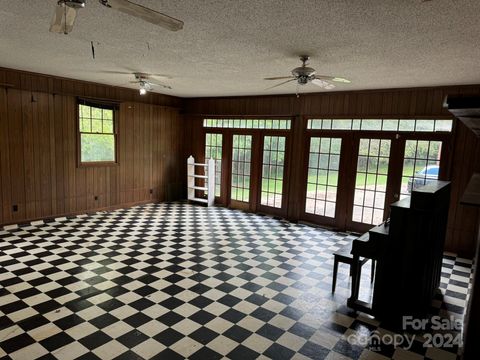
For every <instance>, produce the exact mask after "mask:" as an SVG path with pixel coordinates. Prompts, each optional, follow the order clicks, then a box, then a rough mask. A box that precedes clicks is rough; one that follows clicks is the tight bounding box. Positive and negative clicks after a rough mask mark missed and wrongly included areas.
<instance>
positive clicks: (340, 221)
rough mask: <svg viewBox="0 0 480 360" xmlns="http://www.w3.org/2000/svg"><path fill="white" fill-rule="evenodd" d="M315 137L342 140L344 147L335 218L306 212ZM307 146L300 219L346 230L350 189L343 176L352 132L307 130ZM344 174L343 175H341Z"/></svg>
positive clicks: (339, 172) (341, 151) (341, 154)
mask: <svg viewBox="0 0 480 360" xmlns="http://www.w3.org/2000/svg"><path fill="white" fill-rule="evenodd" d="M315 137H321V138H341V139H342V145H341V150H340V163H339V169H338V183H337V189H338V191H337V201H336V204H335V217H334V218H331V217H327V216H321V215H315V214H310V213H307V212H306V211H305V206H306V202H307V199H306V192H307V187H308V185H307V183H308V164H309V161H310V143H311V139H312V138H315ZM304 138H305V140H306V141H305V144H304V147H303V153H304V155H303V159H304V161H303V168H302V174H301V176H302V182H301V184H302V189H301V190H302V201H301V210H300V219H301V220H304V221H307V222H311V223H314V224H318V225H323V226H328V227H331V228H334V229H338V230H341V231H343V230H345V217H346V206H347V197H346V196H345V195H346V190H347V189H348V178H347V177H346V176H343V174H344V173H345V172H346V171H348V165H349V164H348V161H347V159H348V158H349V156H350V153H351V146H350V144H351V138H352V132H351V131H348V132H347V131H341V130H338V131H337V130H306V131H305V134H304ZM341 174H342V175H341Z"/></svg>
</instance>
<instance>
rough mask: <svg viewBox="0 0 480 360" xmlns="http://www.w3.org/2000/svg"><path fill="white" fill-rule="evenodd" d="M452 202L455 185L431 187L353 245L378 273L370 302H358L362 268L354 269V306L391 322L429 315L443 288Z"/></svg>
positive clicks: (397, 206) (392, 211) (399, 206)
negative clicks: (373, 262) (449, 212)
mask: <svg viewBox="0 0 480 360" xmlns="http://www.w3.org/2000/svg"><path fill="white" fill-rule="evenodd" d="M449 201H450V182H448V181H435V182H431V183H428V184H427V185H425V186H422V187H419V188H417V189H415V190H413V191H412V194H411V196H410V197H407V198H405V199H402V200H400V201H397V202H395V203H393V204H391V205H390V220H389V221H387V222H385V223H384V224H381V225H379V226H376V227H374V228H373V229H371V230H370V231H369V232H368V236H367V235H364V236H362V237H360V238H359V239H356V240H354V241H353V244H352V252H351V253H352V255H353V256H354V260H355V258H365V257H366V258H370V259H374V260H376V261H377V272H376V275H375V284H374V293H373V301H372V303H371V304H370V303H366V302H363V301H361V300H359V299H358V294H359V281H360V275H361V274H360V271H361V268H360V267H359V266H355V265H352V266H353V268H352V269H353V270H352V272H353V274H352V293H351V297H350V298H349V299H348V303H347V305H348V306H349V307H351V308H353V309H355V310H359V311H363V312H366V313H369V314H372V315H374V316H376V317H378V318H381V319H384V320H387V321H388V320H391V321H392V323H398V322H399V321H401V318H402V316H404V315H412V316H415V317H422V316H425V315H426V313H427V311H428V309H429V307H430V305H431V301H432V299H433V297H434V295H435V292H436V290H437V289H438V287H439V285H440V273H441V268H442V258H443V247H444V243H445V233H446V227H447V218H448V207H449ZM353 264H358V261H353Z"/></svg>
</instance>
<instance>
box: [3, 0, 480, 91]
mask: <svg viewBox="0 0 480 360" xmlns="http://www.w3.org/2000/svg"><path fill="white" fill-rule="evenodd" d="M135 2H137V3H139V4H141V5H144V6H148V7H151V8H154V9H156V10H158V11H161V12H164V13H166V14H168V15H170V16H173V17H176V18H179V19H181V20H183V21H184V22H185V27H184V29H183V30H181V31H179V32H170V31H167V30H163V29H162V28H159V27H156V26H154V25H151V24H148V23H145V22H142V21H141V20H137V19H135V18H132V17H129V16H127V15H124V14H122V13H118V12H116V11H114V10H110V9H107V8H105V7H103V6H101V5H100V4H99V3H98V1H97V0H87V8H85V9H83V10H80V11H79V15H78V17H77V21H76V24H75V28H74V30H73V32H72V33H71V34H70V35H68V36H65V35H63V34H62V35H60V34H53V33H50V32H49V31H48V29H49V24H50V19H51V16H52V14H53V10H54V6H55V4H56V0H0V54H1V56H0V66H2V67H8V68H15V69H21V70H28V71H33V72H39V73H45V74H51V75H57V76H63V77H68V78H73V79H80V80H87V81H94V82H98V83H104V84H110V85H120V86H128V85H126V84H127V83H128V82H129V81H130V80H133V77H130V76H128V75H114V74H108V73H105V72H104V71H113V70H118V71H127V72H128V71H132V72H133V71H140V72H147V73H159V74H166V75H169V76H171V77H172V78H171V79H169V80H164V81H165V83H168V84H169V85H171V86H172V88H173V89H172V90H166V91H164V90H160V91H159V92H163V93H168V94H171V95H177V96H183V97H196V96H229V95H265V94H278V93H294V92H295V90H296V86H295V85H294V84H288V85H285V86H282V87H278V88H275V89H272V90H268V91H266V90H265V88H267V87H269V86H271V85H274V84H275V82H267V81H264V80H262V79H263V78H264V77H270V76H283V75H289V72H290V70H291V69H292V68H294V67H296V66H298V65H299V64H300V63H299V61H298V59H297V56H298V55H301V54H304V53H305V54H309V55H310V56H311V57H312V60H311V66H312V67H314V68H315V69H316V70H317V73H318V74H324V75H336V76H343V77H347V78H349V79H351V80H352V83H351V84H349V85H345V84H339V85H338V86H337V88H336V90H358V89H378V88H395V87H410V86H434V85H454V84H478V83H480V61H479V59H480V21H479V20H478V15H479V14H480V1H479V0H433V1H428V2H423V1H422V0H361V1H360V0H223V1H221V0H135ZM91 41H94V43H95V49H96V59H95V60H93V59H92V54H91V46H90V42H91ZM159 80H161V79H159ZM133 87H134V86H133ZM313 91H322V90H321V89H320V88H318V87H316V86H315V85H311V84H310V85H307V86H305V87H302V88H301V92H313Z"/></svg>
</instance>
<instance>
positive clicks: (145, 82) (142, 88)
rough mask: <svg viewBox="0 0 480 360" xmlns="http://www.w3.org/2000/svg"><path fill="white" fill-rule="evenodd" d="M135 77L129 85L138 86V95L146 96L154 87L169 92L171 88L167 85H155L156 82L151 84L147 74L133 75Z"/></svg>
mask: <svg viewBox="0 0 480 360" xmlns="http://www.w3.org/2000/svg"><path fill="white" fill-rule="evenodd" d="M133 75H134V76H135V80H134V81H130V84H138V86H139V89H138V90H139V92H140V95H146V94H147V93H148V92H149V91H151V90H152V89H153V88H154V87H155V86H159V87H162V88H164V89H169V90H171V89H172V87H171V86H169V85H165V84H161V83H157V82H152V81H151V80H150V75H149V74H144V73H134V74H133Z"/></svg>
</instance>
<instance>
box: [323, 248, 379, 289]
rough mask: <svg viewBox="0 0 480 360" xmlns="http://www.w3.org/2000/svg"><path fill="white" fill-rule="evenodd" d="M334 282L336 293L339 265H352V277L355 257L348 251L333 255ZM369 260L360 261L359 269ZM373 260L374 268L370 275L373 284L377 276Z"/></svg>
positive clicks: (333, 286)
mask: <svg viewBox="0 0 480 360" xmlns="http://www.w3.org/2000/svg"><path fill="white" fill-rule="evenodd" d="M333 256H334V259H333V281H332V293H334V292H335V287H336V286H337V273H338V263H344V264H348V265H350V276H352V263H353V255H352V254H350V252H347V251H337V252H334V253H333ZM368 260H370V259H369V258H363V259H361V260H359V267H362V266H363V264H365V263H366V262H367V261H368ZM371 260H372V268H371V273H370V281H371V282H373V278H374V276H375V260H373V259H371Z"/></svg>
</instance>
